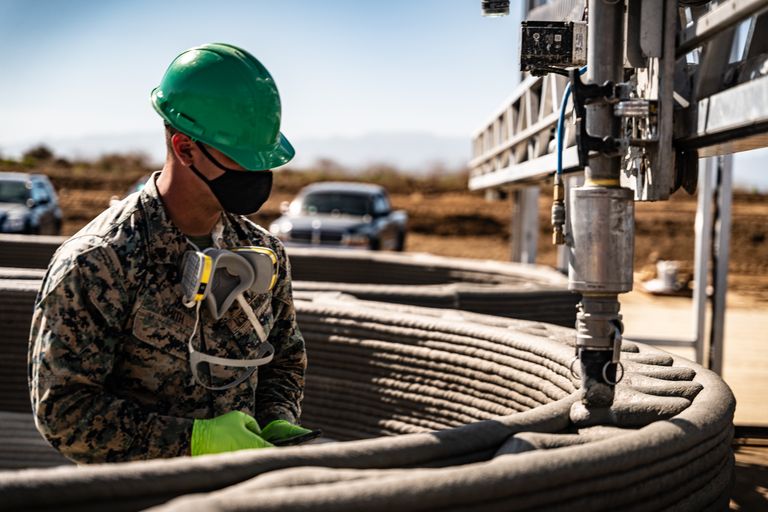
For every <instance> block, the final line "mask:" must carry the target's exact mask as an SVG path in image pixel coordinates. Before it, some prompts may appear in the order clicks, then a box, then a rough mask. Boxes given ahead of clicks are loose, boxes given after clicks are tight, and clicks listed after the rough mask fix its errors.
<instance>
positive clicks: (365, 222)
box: [269, 182, 408, 251]
mask: <svg viewBox="0 0 768 512" xmlns="http://www.w3.org/2000/svg"><path fill="white" fill-rule="evenodd" d="M282 210H283V215H282V216H281V217H280V218H279V219H277V220H276V221H275V222H273V223H272V224H271V225H270V228H269V229H270V231H271V232H272V233H274V234H275V235H277V236H278V237H279V238H280V239H281V240H283V242H284V243H285V244H286V245H288V246H291V245H294V246H295V245H302V246H324V247H357V248H368V249H372V250H379V249H392V250H395V251H402V250H403V249H404V248H405V235H406V225H407V222H408V214H407V213H406V212H405V211H403V210H397V211H392V208H391V206H390V202H389V196H388V195H387V191H386V190H384V188H383V187H380V186H379V185H373V184H369V183H346V182H325V183H315V184H313V185H309V186H307V187H304V188H303V189H302V190H301V191H300V192H299V194H298V196H296V198H295V199H294V200H293V201H292V202H291V203H290V204H284V205H283V206H282Z"/></svg>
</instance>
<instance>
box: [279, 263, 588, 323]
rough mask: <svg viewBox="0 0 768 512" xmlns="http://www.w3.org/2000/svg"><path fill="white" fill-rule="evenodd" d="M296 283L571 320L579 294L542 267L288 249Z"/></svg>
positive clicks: (435, 304)
mask: <svg viewBox="0 0 768 512" xmlns="http://www.w3.org/2000/svg"><path fill="white" fill-rule="evenodd" d="M289 256H290V259H291V264H292V267H293V278H294V289H295V290H298V291H340V292H343V293H346V294H349V295H353V296H355V297H357V298H359V299H364V300H374V301H383V302H391V303H397V304H409V305H413V306H427V307H439V308H453V309H461V310H464V311H473V312H476V313H483V314H489V315H498V316H506V317H510V318H520V319H524V320H536V321H540V322H548V323H555V324H558V325H564V326H568V327H571V326H573V325H574V324H575V322H576V303H577V302H578V301H579V297H578V295H575V294H573V293H571V292H569V291H568V280H567V279H566V278H565V276H563V275H562V274H560V273H559V272H557V271H555V270H553V269H551V268H549V267H544V266H539V265H526V264H521V263H509V262H500V261H483V260H470V259H462V258H446V257H440V256H433V255H431V254H401V253H391V252H368V251H348V250H347V251H345V250H326V249H323V250H318V249H300V248H290V249H289Z"/></svg>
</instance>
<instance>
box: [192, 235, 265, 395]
mask: <svg viewBox="0 0 768 512" xmlns="http://www.w3.org/2000/svg"><path fill="white" fill-rule="evenodd" d="M277 268H278V267H277V255H276V254H275V253H274V251H272V250H271V249H268V248H266V247H255V246H248V247H238V248H235V249H233V250H231V251H230V250H225V249H214V248H209V249H206V250H205V251H202V252H201V251H188V252H187V253H185V254H184V258H183V260H182V290H183V296H182V302H183V304H184V305H185V306H187V307H194V308H195V327H194V329H193V331H192V334H191V335H190V337H189V339H188V341H187V348H188V350H189V363H190V366H191V370H192V376H193V378H194V380H195V382H197V383H198V384H200V385H201V386H203V387H205V388H207V389H211V390H215V391H220V390H225V389H229V388H232V387H234V386H237V385H239V384H241V383H242V382H244V381H245V380H246V379H248V378H250V377H251V376H252V375H253V374H254V372H256V370H257V369H258V367H259V366H263V365H265V364H267V363H269V362H270V361H271V360H272V358H273V357H274V353H275V349H274V347H273V346H272V345H271V344H270V343H269V342H267V339H266V338H267V336H266V333H265V332H264V328H263V326H262V325H261V322H259V319H258V318H257V317H256V314H255V313H254V311H253V309H252V308H251V306H250V305H249V304H248V302H247V301H246V300H245V298H244V297H243V292H245V291H246V290H250V291H251V292H253V293H255V294H260V293H266V292H268V291H270V290H271V289H272V288H273V287H274V286H275V283H276V281H277ZM204 300H205V301H206V304H207V305H208V308H209V310H210V311H211V314H212V315H213V316H214V318H216V319H217V320H218V319H220V318H221V317H222V316H223V315H224V313H225V312H226V311H227V310H228V309H229V308H230V306H231V305H232V304H233V302H235V301H237V303H238V305H239V306H240V307H241V308H242V310H243V312H244V313H245V315H246V317H248V320H249V322H250V323H251V325H252V326H253V328H254V330H255V332H256V335H257V336H258V338H259V342H260V343H259V345H258V353H257V356H256V357H255V358H253V359H230V358H224V357H219V356H213V355H210V354H206V353H204V352H200V351H198V350H196V349H195V348H194V346H193V345H192V340H193V339H194V337H195V334H197V328H198V325H199V323H200V305H201V304H202V302H203V301H204ZM205 364H208V365H216V366H219V367H224V368H226V369H238V368H244V369H246V370H248V371H245V372H242V373H241V375H240V376H239V377H237V378H236V379H235V380H234V381H233V382H229V383H227V384H226V385H222V386H214V385H210V384H206V383H205V382H203V380H202V379H201V378H200V371H199V368H200V367H201V366H203V365H205ZM206 373H209V374H210V371H209V372H206ZM211 384H212V381H211Z"/></svg>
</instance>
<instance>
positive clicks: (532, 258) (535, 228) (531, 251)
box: [510, 186, 539, 263]
mask: <svg viewBox="0 0 768 512" xmlns="http://www.w3.org/2000/svg"><path fill="white" fill-rule="evenodd" d="M512 196H513V200H514V206H513V208H512V220H511V222H512V233H511V235H512V236H511V240H510V259H511V260H512V261H517V262H521V263H536V251H537V245H538V243H539V187H538V186H536V187H526V188H524V189H518V190H515V191H514V192H513V194H512Z"/></svg>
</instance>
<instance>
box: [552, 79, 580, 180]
mask: <svg viewBox="0 0 768 512" xmlns="http://www.w3.org/2000/svg"><path fill="white" fill-rule="evenodd" d="M586 71H587V66H583V67H581V68H579V75H583V74H584V73H586ZM570 97H571V82H568V84H567V85H566V86H565V91H563V101H562V102H560V116H559V117H558V118H557V174H558V175H560V174H563V138H565V133H564V132H565V107H566V106H567V105H568V99H569V98H570Z"/></svg>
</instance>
